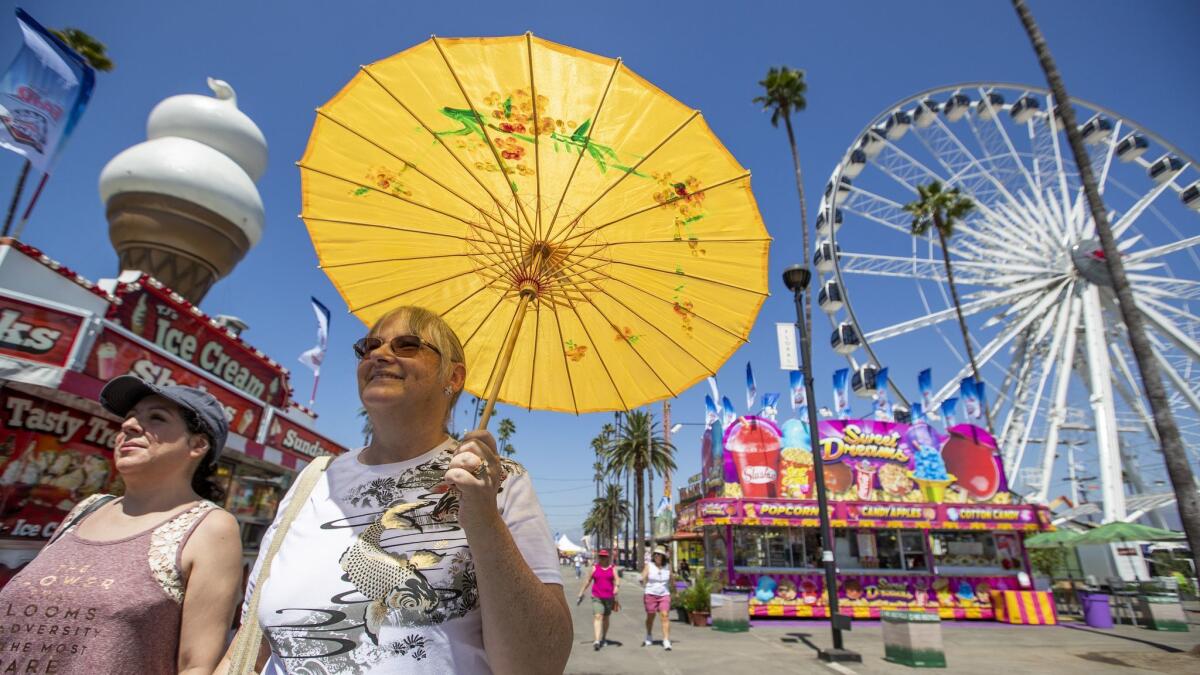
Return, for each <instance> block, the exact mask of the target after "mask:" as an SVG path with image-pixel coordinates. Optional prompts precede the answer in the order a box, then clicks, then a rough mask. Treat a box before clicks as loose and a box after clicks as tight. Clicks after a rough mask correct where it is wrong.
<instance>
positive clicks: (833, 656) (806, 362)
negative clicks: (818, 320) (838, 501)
mask: <svg viewBox="0 0 1200 675" xmlns="http://www.w3.org/2000/svg"><path fill="white" fill-rule="evenodd" d="M811 280H812V272H810V271H809V269H808V268H807V267H805V266H804V265H792V266H791V267H789V268H787V269H786V270H784V271H783V283H784V284H785V285H786V286H787V288H788V290H789V291H791V292H792V297H793V299H794V300H795V303H796V327H797V328H798V329H799V330H800V367H801V372H802V373H803V375H804V393H805V396H806V398H807V399H808V402H807V404H806V405H805V408H806V410H807V413H808V431H809V439H810V444H811V446H812V454H813V472H814V473H815V474H816V483H817V516H818V517H819V518H820V522H821V565H822V566H823V567H824V568H825V598H826V606H827V607H828V608H829V623H830V626H831V630H832V631H833V648H832V649H822V650H820V651H819V652H817V654H818V656H819V657H820V658H821V660H822V661H829V662H837V661H849V662H861V661H862V656H861V655H860V654H859V653H858V652H853V651H850V650H848V649H846V648H845V647H844V646H843V645H842V630H843V629H845V630H850V619H849V618H848V617H844V616H842V615H841V614H840V613H839V612H838V597H837V566H836V564H835V562H834V550H835V547H836V544H835V543H834V539H833V525H832V524H831V523H830V522H829V510H828V504H829V502H828V500H827V498H826V494H825V462H824V461H823V460H822V458H821V433H820V431H819V429H818V427H817V408H816V397H815V395H814V394H813V376H812V344H811V341H810V339H809V335H808V331H806V330H805V329H804V305H803V300H804V298H803V294H804V289H805V288H807V287H808V283H809V281H811Z"/></svg>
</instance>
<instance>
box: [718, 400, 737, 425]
mask: <svg viewBox="0 0 1200 675" xmlns="http://www.w3.org/2000/svg"><path fill="white" fill-rule="evenodd" d="M736 421H737V411H736V410H734V409H733V401H730V400H729V397H728V396H722V397H721V428H722V429H728V428H729V425H730V424H733V423H734V422H736Z"/></svg>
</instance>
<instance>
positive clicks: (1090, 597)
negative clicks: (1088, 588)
mask: <svg viewBox="0 0 1200 675" xmlns="http://www.w3.org/2000/svg"><path fill="white" fill-rule="evenodd" d="M1079 602H1080V603H1081V604H1082V605H1083V622H1084V623H1086V624H1087V625H1089V626H1091V627H1092V628H1112V627H1113V620H1112V610H1111V609H1109V606H1108V594H1107V593H1083V592H1080V594H1079Z"/></svg>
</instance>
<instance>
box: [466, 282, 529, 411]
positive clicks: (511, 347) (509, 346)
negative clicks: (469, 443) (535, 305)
mask: <svg viewBox="0 0 1200 675" xmlns="http://www.w3.org/2000/svg"><path fill="white" fill-rule="evenodd" d="M534 297H535V296H534V294H533V293H532V292H526V291H524V290H522V292H521V299H520V301H518V305H517V316H516V317H515V318H514V319H513V325H512V329H511V330H509V331H508V338H507V339H506V340H505V341H504V351H502V352H501V353H500V362H499V363H498V364H497V365H496V373H495V375H494V377H493V380H492V391H491V392H490V393H488V399H487V405H485V406H484V407H483V415H481V416H480V417H479V426H478V427H477V430H480V431H483V430H486V429H487V425H488V420H490V419H491V418H492V410H494V409H495V407H496V398H497V397H498V396H499V395H500V385H501V384H503V383H504V375H505V373H506V372H508V362H509V361H511V360H512V355H513V351H515V350H516V347H517V336H518V335H519V334H520V333H521V323H522V322H523V321H524V320H525V312H527V311H529V303H530V302H532V301H533V298H534Z"/></svg>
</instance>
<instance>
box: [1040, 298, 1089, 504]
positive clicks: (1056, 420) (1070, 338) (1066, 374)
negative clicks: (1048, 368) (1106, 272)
mask: <svg viewBox="0 0 1200 675" xmlns="http://www.w3.org/2000/svg"><path fill="white" fill-rule="evenodd" d="M1063 304H1064V305H1065V309H1066V316H1067V320H1066V322H1065V325H1064V326H1063V328H1062V336H1063V340H1062V350H1061V351H1060V352H1059V353H1058V354H1057V355H1056V358H1055V359H1054V360H1053V364H1054V368H1055V373H1056V378H1055V382H1054V398H1053V400H1052V401H1051V404H1050V412H1049V415H1048V416H1047V417H1048V418H1049V419H1048V422H1049V423H1048V425H1047V427H1046V439H1045V440H1046V442H1045V446H1044V449H1043V452H1044V454H1043V455H1042V475H1043V476H1046V477H1047V478H1049V477H1050V475H1051V473H1052V472H1053V470H1054V453H1055V451H1056V450H1057V448H1058V434H1059V432H1060V430H1061V429H1062V425H1063V424H1064V423H1065V422H1066V417H1067V395H1068V394H1069V393H1070V390H1071V374H1072V371H1073V370H1074V364H1075V356H1076V354H1077V353H1078V348H1077V342H1078V336H1079V324H1080V321H1081V320H1082V318H1083V300H1082V298H1080V297H1079V295H1078V294H1076V293H1074V292H1072V293H1069V294H1067V301H1066V302H1065V303H1063ZM1049 492H1050V481H1049V480H1045V481H1043V483H1042V487H1041V489H1040V490H1038V493H1037V496H1036V497H1035V498H1034V499H1035V500H1036V501H1038V502H1041V503H1042V504H1045V503H1046V501H1047V498H1048V496H1049Z"/></svg>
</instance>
